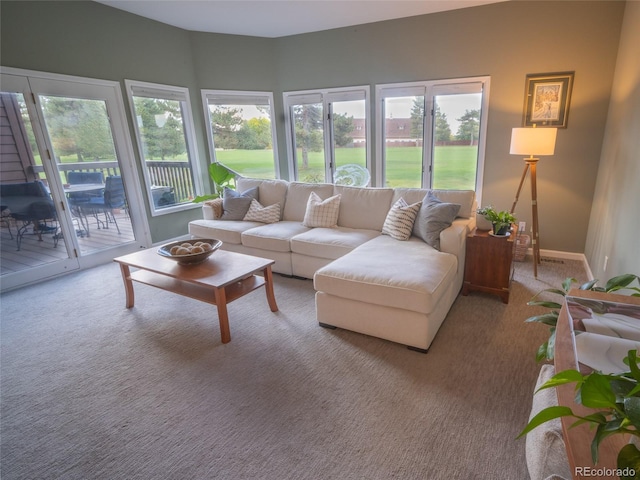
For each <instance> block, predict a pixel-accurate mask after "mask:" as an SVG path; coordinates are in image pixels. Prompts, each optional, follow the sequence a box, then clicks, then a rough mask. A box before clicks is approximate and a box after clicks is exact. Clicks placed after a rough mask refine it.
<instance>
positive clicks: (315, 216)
mask: <svg viewBox="0 0 640 480" xmlns="http://www.w3.org/2000/svg"><path fill="white" fill-rule="evenodd" d="M339 211H340V195H334V196H333V197H329V198H327V199H325V200H322V199H321V198H320V197H319V196H318V194H317V193H316V192H311V193H310V194H309V199H308V200H307V210H306V212H305V213H304V220H302V224H303V225H304V226H305V227H310V228H315V227H322V228H331V227H335V226H336V225H337V224H338V212H339Z"/></svg>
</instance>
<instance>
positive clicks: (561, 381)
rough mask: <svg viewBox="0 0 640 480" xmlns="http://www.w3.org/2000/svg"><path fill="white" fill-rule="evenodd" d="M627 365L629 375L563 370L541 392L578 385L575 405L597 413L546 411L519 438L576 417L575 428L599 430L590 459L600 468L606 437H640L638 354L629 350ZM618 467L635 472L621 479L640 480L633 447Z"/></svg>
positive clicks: (620, 458) (638, 454)
mask: <svg viewBox="0 0 640 480" xmlns="http://www.w3.org/2000/svg"><path fill="white" fill-rule="evenodd" d="M624 362H625V364H626V365H628V367H629V371H628V372H622V373H619V374H604V373H600V372H597V371H596V372H592V373H589V374H587V375H583V374H581V373H580V372H578V371H577V370H564V371H562V372H559V373H557V374H556V375H554V376H553V377H551V378H550V379H549V380H548V381H547V382H545V383H544V384H543V385H542V386H541V387H540V388H539V389H538V390H542V389H545V388H552V387H557V386H558V385H565V384H569V383H575V384H576V403H578V404H581V405H584V406H585V407H588V408H593V409H597V411H596V412H594V413H592V414H590V415H587V416H584V417H581V416H579V415H575V414H574V413H573V411H572V410H571V408H569V407H566V406H562V405H556V406H552V407H547V408H545V409H544V410H542V411H541V412H540V413H538V414H537V415H536V416H534V417H533V418H532V419H531V420H530V421H529V423H528V424H527V426H526V427H525V428H524V430H522V432H521V433H520V435H518V438H520V437H522V436H524V435H526V434H527V433H528V432H530V431H531V430H533V429H534V428H536V427H537V426H539V425H542V424H543V423H545V422H548V421H549V420H553V419H554V418H560V417H573V418H575V419H576V421H575V422H574V423H573V424H572V427H573V426H576V425H580V424H582V423H588V424H590V425H591V426H593V427H596V430H595V433H594V436H593V440H592V442H591V457H592V459H593V463H594V464H597V463H598V450H599V447H600V443H601V442H602V440H603V439H605V438H606V437H609V436H611V435H617V434H629V435H632V436H633V437H640V385H639V382H640V368H639V365H638V363H639V360H638V357H637V351H636V350H630V351H629V352H628V354H627V357H626V358H625V359H624ZM617 464H618V468H619V469H621V470H625V469H626V471H628V472H634V473H633V474H632V476H624V475H623V476H622V477H621V478H624V479H626V478H634V479H637V478H640V451H638V449H637V447H636V445H634V444H633V443H629V444H627V445H625V446H624V447H622V449H621V450H620V452H619V453H618V459H617Z"/></svg>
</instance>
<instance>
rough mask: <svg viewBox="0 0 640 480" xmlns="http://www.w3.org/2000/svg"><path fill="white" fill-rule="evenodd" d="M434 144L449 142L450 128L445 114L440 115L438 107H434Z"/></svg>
mask: <svg viewBox="0 0 640 480" xmlns="http://www.w3.org/2000/svg"><path fill="white" fill-rule="evenodd" d="M435 122H436V142H449V141H450V140H451V127H450V126H449V121H448V120H447V114H446V113H442V111H441V110H440V105H436V119H435Z"/></svg>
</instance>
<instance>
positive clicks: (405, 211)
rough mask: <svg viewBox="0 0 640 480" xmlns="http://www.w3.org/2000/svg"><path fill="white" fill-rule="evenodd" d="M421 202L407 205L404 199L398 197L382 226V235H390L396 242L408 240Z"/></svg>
mask: <svg viewBox="0 0 640 480" xmlns="http://www.w3.org/2000/svg"><path fill="white" fill-rule="evenodd" d="M420 204H421V202H418V203H414V204H412V205H407V202H406V201H405V199H404V198H402V197H400V198H399V199H398V201H397V202H396V203H394V204H393V206H392V207H391V210H389V213H387V218H386V219H385V220H384V225H383V226H382V234H383V235H390V236H391V238H395V239H396V240H409V237H410V236H411V231H412V229H413V222H414V221H415V220H416V215H418V210H420Z"/></svg>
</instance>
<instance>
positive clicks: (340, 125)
mask: <svg viewBox="0 0 640 480" xmlns="http://www.w3.org/2000/svg"><path fill="white" fill-rule="evenodd" d="M354 128H355V126H354V125H353V116H351V117H348V116H347V115H346V114H341V113H334V114H333V138H334V141H335V143H336V146H337V147H346V146H347V145H350V144H351V143H352V142H353V137H352V136H351V132H353V129H354Z"/></svg>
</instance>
